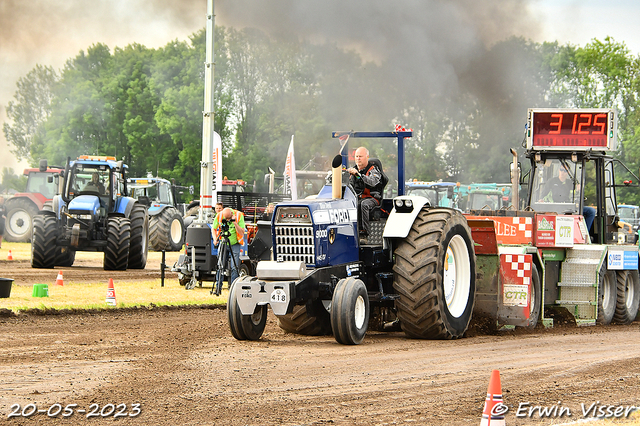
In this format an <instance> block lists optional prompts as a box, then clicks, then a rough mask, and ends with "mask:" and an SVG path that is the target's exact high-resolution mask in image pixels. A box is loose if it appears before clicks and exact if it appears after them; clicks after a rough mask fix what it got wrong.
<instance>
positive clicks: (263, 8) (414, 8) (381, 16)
mask: <svg viewBox="0 0 640 426" xmlns="http://www.w3.org/2000/svg"><path fill="white" fill-rule="evenodd" d="M206 3H207V2H206V0H180V1H175V0H173V1H171V0H93V1H89V0H30V1H24V0H0V70H1V71H0V75H2V78H1V79H0V121H2V122H4V121H5V119H6V116H5V107H6V105H7V104H8V102H9V101H11V100H12V99H13V95H14V93H15V90H16V82H17V80H18V79H19V78H20V77H23V76H25V75H26V74H27V72H29V71H30V70H31V69H33V68H34V67H35V65H36V64H42V65H46V66H52V67H54V69H56V70H59V69H60V68H61V67H62V66H63V65H64V62H65V61H66V60H67V59H69V58H72V57H75V56H76V55H77V54H78V52H79V51H80V50H85V51H86V49H87V48H88V47H90V46H91V45H93V44H96V43H104V44H106V45H108V46H109V47H110V48H111V49H112V50H113V49H114V48H115V47H124V46H126V45H128V44H131V43H138V44H142V45H145V46H147V47H150V48H157V47H161V46H164V45H165V44H166V43H168V42H169V41H171V40H174V39H179V40H186V39H187V38H188V36H189V35H191V34H192V33H193V32H195V31H197V30H199V29H201V28H204V26H205V22H206V21H205V13H206ZM535 3H536V0H490V1H489V0H483V1H478V0H393V1H391V0H322V1H317V0H268V1H265V0H215V14H216V24H217V25H223V26H227V27H235V28H238V29H241V28H244V27H255V28H258V29H260V30H262V31H264V32H266V33H267V34H270V35H272V36H274V37H282V38H285V39H298V40H303V39H304V40H309V41H312V42H315V43H324V42H330V43H335V44H336V45H337V46H339V47H342V48H348V49H354V50H356V51H357V52H358V53H359V54H360V55H361V56H362V57H363V59H365V60H370V61H374V62H376V63H382V62H384V61H387V62H391V63H396V64H397V68H396V69H395V70H394V71H397V73H395V72H394V73H393V74H394V75H389V78H393V79H396V80H397V81H399V82H402V83H403V84H404V87H405V88H406V89H407V90H411V91H413V92H414V93H425V94H433V93H434V92H443V93H445V94H446V93H449V92H451V93H455V91H456V90H458V86H459V82H460V78H461V77H462V76H465V75H468V74H469V73H472V72H473V70H472V69H470V67H471V66H472V64H474V63H477V61H478V59H479V56H481V55H483V54H484V53H485V52H486V49H487V48H488V47H490V46H491V45H493V44H494V43H496V42H498V41H500V40H504V39H506V38H508V37H510V36H513V35H515V36H524V37H525V38H532V39H534V40H538V41H539V37H540V23H539V22H538V18H537V17H536V16H535V14H534V13H532V12H531V11H530V9H531V5H532V4H535ZM335 66H340V64H335ZM496 78H503V77H501V76H499V75H498V76H496ZM438 94H442V93H438ZM385 124H386V123H382V125H385ZM5 145H6V141H5V140H4V135H3V134H1V132H0V149H2V151H3V154H4V153H6V154H8V150H9V148H8V147H7V148H6V149H5V148H4V146H5ZM15 163H16V161H15V159H14V158H13V156H11V155H2V156H0V168H1V167H7V166H9V167H14V169H15V170H16V172H17V173H20V172H21V167H24V163H23V164H22V165H21V166H20V167H17V165H16V164H15Z"/></svg>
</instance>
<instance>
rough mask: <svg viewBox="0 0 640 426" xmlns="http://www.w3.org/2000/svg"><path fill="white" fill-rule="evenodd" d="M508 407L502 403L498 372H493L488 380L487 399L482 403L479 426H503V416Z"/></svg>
mask: <svg viewBox="0 0 640 426" xmlns="http://www.w3.org/2000/svg"><path fill="white" fill-rule="evenodd" d="M507 410H508V407H507V406H506V405H504V404H503V403H502V386H501V385H500V372H499V371H498V370H493V371H492V372H491V379H490V380H489V389H488V390H487V399H486V400H485V401H484V410H483V411H482V420H481V421H480V426H491V425H493V426H505V422H504V414H505V413H506V412H507Z"/></svg>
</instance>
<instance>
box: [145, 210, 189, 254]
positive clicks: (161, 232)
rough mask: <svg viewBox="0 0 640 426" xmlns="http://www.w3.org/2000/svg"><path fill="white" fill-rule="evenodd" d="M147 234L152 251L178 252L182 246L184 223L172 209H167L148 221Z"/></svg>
mask: <svg viewBox="0 0 640 426" xmlns="http://www.w3.org/2000/svg"><path fill="white" fill-rule="evenodd" d="M149 232H150V236H149V244H150V245H151V249H152V250H155V251H162V250H167V251H179V250H180V249H181V248H182V245H183V244H184V237H185V227H184V221H183V219H182V216H180V213H178V210H177V209H175V208H173V207H167V208H165V209H164V210H162V211H161V212H160V213H158V214H157V215H155V216H152V217H151V218H150V219H149Z"/></svg>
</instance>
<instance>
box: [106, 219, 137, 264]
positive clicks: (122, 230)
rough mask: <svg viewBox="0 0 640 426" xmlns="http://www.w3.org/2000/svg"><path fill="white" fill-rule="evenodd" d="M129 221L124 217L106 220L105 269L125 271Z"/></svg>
mask: <svg viewBox="0 0 640 426" xmlns="http://www.w3.org/2000/svg"><path fill="white" fill-rule="evenodd" d="M130 246H131V222H130V221H129V219H126V218H124V217H110V218H109V219H108V220H107V247H106V248H105V250H104V270H105V271H125V270H126V269H127V266H129V248H130Z"/></svg>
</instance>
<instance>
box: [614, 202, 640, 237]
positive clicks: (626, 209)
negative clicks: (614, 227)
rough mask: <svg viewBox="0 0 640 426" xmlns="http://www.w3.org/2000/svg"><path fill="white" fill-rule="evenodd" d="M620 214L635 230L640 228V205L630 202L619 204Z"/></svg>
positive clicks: (621, 218)
mask: <svg viewBox="0 0 640 426" xmlns="http://www.w3.org/2000/svg"><path fill="white" fill-rule="evenodd" d="M618 216H619V217H620V220H622V221H623V222H627V223H628V224H629V225H631V227H632V229H633V232H638V228H640V207H638V206H634V205H630V204H618Z"/></svg>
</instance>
